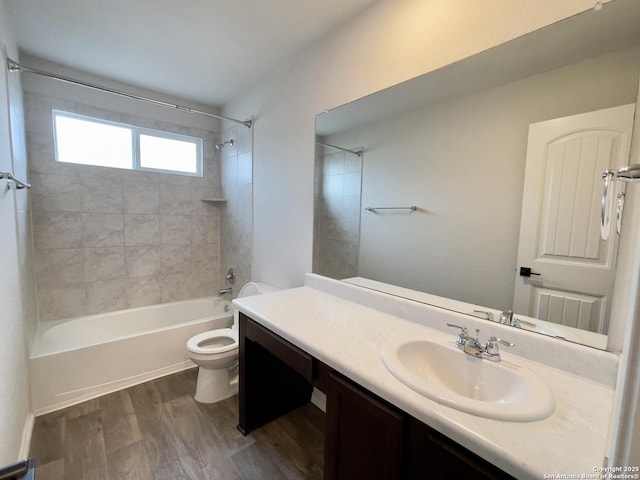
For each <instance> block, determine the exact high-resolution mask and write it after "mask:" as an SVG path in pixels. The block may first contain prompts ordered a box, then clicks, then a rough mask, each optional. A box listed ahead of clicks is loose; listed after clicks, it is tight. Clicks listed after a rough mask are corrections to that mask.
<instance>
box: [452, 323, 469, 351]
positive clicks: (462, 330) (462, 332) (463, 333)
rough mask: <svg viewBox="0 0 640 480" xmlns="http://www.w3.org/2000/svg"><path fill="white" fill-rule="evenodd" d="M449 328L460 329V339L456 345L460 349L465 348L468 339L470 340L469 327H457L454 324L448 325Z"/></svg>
mask: <svg viewBox="0 0 640 480" xmlns="http://www.w3.org/2000/svg"><path fill="white" fill-rule="evenodd" d="M447 326H448V327H453V328H459V329H460V333H459V334H458V339H457V340H456V345H457V346H458V347H462V346H464V344H465V342H466V341H467V338H469V329H468V328H467V327H461V326H460V325H456V324H454V323H447Z"/></svg>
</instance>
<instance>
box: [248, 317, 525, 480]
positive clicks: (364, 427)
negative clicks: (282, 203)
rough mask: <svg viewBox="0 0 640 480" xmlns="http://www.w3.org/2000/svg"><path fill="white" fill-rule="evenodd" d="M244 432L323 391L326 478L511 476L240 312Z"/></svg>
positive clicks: (391, 479) (416, 478) (481, 479)
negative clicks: (325, 405) (314, 388)
mask: <svg viewBox="0 0 640 480" xmlns="http://www.w3.org/2000/svg"><path fill="white" fill-rule="evenodd" d="M240 352H241V353H240V397H239V401H240V420H239V424H238V428H239V429H240V431H241V432H242V433H243V434H247V433H249V432H250V431H251V430H253V429H255V428H259V427H260V426H262V425H264V424H265V423H267V422H269V421H271V420H274V419H276V418H278V417H279V416H281V415H284V414H286V413H288V412H290V411H292V410H293V409H295V408H297V407H300V406H302V405H304V404H306V403H308V402H309V401H310V400H311V393H312V388H313V387H317V388H318V389H320V390H321V391H323V392H326V393H327V411H326V421H325V478H326V479H345V480H346V479H353V478H367V479H371V480H373V479H385V480H393V479H398V480H399V479H415V480H419V479H420V480H422V479H425V478H430V479H445V478H447V479H449V478H475V479H480V480H484V479H487V480H488V479H510V478H513V477H512V476H510V475H508V474H507V473H505V472H503V471H501V470H500V469H498V468H496V467H494V466H493V465H491V464H489V463H488V462H486V461H484V460H483V459H482V458H480V457H478V456H477V455H475V454H473V453H472V452H470V451H469V450H467V449H465V448H464V447H462V446H460V445H458V444H457V443H456V442H453V441H451V440H450V439H448V438H447V437H446V436H444V435H442V434H440V433H438V432H437V431H436V430H434V429H432V428H430V427H428V426H427V425H425V424H424V423H423V422H421V421H419V420H417V419H416V418H414V417H412V416H411V415H409V414H408V413H406V412H404V411H402V410H400V409H398V408H396V407H395V406H393V405H391V404H389V403H388V402H386V401H385V400H383V399H381V398H380V397H378V396H377V395H375V394H373V393H371V392H369V391H368V390H366V389H365V388H364V387H362V386H361V385H358V384H357V383H356V382H354V381H353V380H351V379H349V378H348V377H346V376H344V375H342V374H341V373H340V372H339V371H336V370H334V369H332V368H330V367H329V366H327V365H326V364H324V363H323V362H321V361H320V360H318V359H317V358H314V357H313V356H311V355H309V354H308V353H306V352H305V351H303V350H301V349H299V348H298V347H296V346H295V345H294V344H292V343H290V342H288V341H287V340H285V339H283V338H282V337H280V336H279V335H277V334H275V333H273V332H272V331H270V330H269V329H267V328H264V327H262V326H261V325H260V324H258V323H257V322H255V321H253V320H252V319H251V318H249V317H247V316H246V315H244V314H242V313H241V314H240Z"/></svg>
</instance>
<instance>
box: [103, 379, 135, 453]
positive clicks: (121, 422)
mask: <svg viewBox="0 0 640 480" xmlns="http://www.w3.org/2000/svg"><path fill="white" fill-rule="evenodd" d="M100 410H101V411H102V422H103V425H104V444H105V449H106V452H107V454H108V453H110V452H112V451H114V450H120V449H122V448H123V447H126V446H128V445H131V444H133V443H136V442H139V441H140V440H142V434H141V433H140V428H139V427H138V419H137V418H136V414H135V412H134V410H133V405H132V404H131V398H130V397H129V392H128V391H126V390H121V391H119V392H114V393H112V394H110V395H105V396H104V397H101V398H100Z"/></svg>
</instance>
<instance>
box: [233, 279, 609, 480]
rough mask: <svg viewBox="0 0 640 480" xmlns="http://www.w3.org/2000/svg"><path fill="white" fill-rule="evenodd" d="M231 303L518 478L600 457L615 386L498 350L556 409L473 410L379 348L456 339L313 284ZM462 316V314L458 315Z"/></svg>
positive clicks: (587, 464)
mask: <svg viewBox="0 0 640 480" xmlns="http://www.w3.org/2000/svg"><path fill="white" fill-rule="evenodd" d="M233 304H234V306H235V307H236V308H238V309H239V310H240V311H241V312H243V313H244V314H246V315H248V316H249V317H251V318H252V319H254V320H255V321H257V322H259V323H260V324H262V325H264V326H265V327H267V328H269V329H270V330H271V331H273V332H274V333H276V334H278V335H280V336H281V337H283V338H285V339H286V340H288V341H290V342H292V343H293V344H295V345H297V346H299V347H300V348H301V349H303V350H305V351H306V352H307V353H309V354H311V355H313V356H314V357H316V358H317V359H318V360H320V361H322V362H324V363H326V364H327V365H329V366H330V367H332V368H334V369H335V370H337V371H339V372H341V373H342V374H344V375H346V376H347V377H349V378H351V379H352V380H353V381H355V382H357V383H359V384H360V385H362V386H363V387H364V388H367V389H368V390H370V391H371V392H373V393H375V394H376V395H378V396H380V397H382V398H384V399H385V400H387V401H388V402H390V403H391V404H393V405H396V406H397V407H398V408H400V409H402V410H404V411H405V412H407V413H408V414H410V415H413V416H414V417H415V418H417V419H419V420H421V421H422V422H424V423H425V424H427V425H429V426H431V427H432V428H435V429H436V430H438V431H440V432H441V433H443V434H444V435H446V436H448V437H449V438H451V439H452V440H454V441H456V442H458V443H459V444H461V445H462V446H464V447H466V448H468V449H469V450H471V451H473V452H475V453H476V454H478V455H480V456H481V457H483V458H484V459H486V460H487V461H489V462H491V463H492V464H494V465H496V466H497V467H499V468H501V469H503V470H504V471H506V472H507V473H509V474H511V475H513V476H514V477H516V478H521V479H541V478H545V475H547V477H546V478H550V477H549V475H557V474H559V473H562V474H577V475H578V477H576V478H580V475H582V474H594V473H596V472H595V471H594V468H595V467H600V466H601V465H602V464H603V461H604V455H605V449H606V442H607V434H608V429H609V419H610V418H609V417H610V412H611V409H612V405H613V396H614V390H613V388H611V387H610V386H606V385H604V384H601V383H598V382H596V381H593V380H588V379H585V378H583V377H580V376H577V375H574V374H571V373H567V372H565V371H563V370H560V369H557V368H553V367H550V366H547V365H544V364H542V363H538V362H534V361H531V360H528V359H525V358H522V357H520V356H515V355H513V354H509V353H508V352H504V350H503V351H502V362H503V363H504V364H506V365H508V364H509V363H512V364H518V365H522V366H524V367H526V368H527V369H529V370H530V371H532V372H534V373H535V374H537V375H538V376H539V377H540V378H541V379H542V380H543V381H544V382H545V383H546V384H547V386H548V387H549V388H550V389H551V391H552V392H553V394H554V397H555V400H556V410H555V412H554V413H553V414H552V415H551V416H550V417H548V418H546V419H544V420H541V421H536V422H522V423H521V422H508V421H499V420H492V419H487V418H482V417H477V416H474V415H470V414H467V413H464V412H462V411H458V410H455V409H453V408H450V407H447V406H444V405H441V404H438V403H436V402H435V401H432V400H430V399H428V398H425V397H423V396H422V395H420V394H418V393H416V392H414V391H413V390H411V389H410V388H409V387H407V386H405V385H404V384H403V383H401V382H400V381H399V380H397V379H396V378H395V377H394V376H393V375H392V374H391V373H390V372H389V371H388V370H387V369H386V367H385V366H384V364H383V363H382V360H381V356H380V352H381V350H382V347H383V346H384V345H385V344H386V343H387V342H388V341H391V340H394V339H399V338H417V337H420V338H428V339H430V340H431V341H435V342H443V343H450V344H451V343H453V342H454V340H455V338H456V337H455V335H454V334H451V335H448V334H446V333H444V332H441V331H439V330H435V329H432V328H429V327H427V326H424V325H422V324H419V323H415V322H411V321H408V320H405V319H402V318H400V317H397V316H394V315H390V314H387V313H383V312H380V311H378V310H374V309H372V308H369V307H367V306H364V305H362V304H359V303H356V302H352V301H350V300H346V299H344V298H340V297H338V296H335V295H332V294H329V293H326V292H323V291H320V290H317V289H314V288H310V287H309V286H305V287H299V288H293V289H289V290H282V291H279V292H276V293H271V294H268V295H259V296H254V297H246V298H240V299H236V300H234V302H233ZM460 318H461V321H464V315H460Z"/></svg>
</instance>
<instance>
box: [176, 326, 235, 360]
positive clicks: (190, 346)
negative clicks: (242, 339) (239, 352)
mask: <svg viewBox="0 0 640 480" xmlns="http://www.w3.org/2000/svg"><path fill="white" fill-rule="evenodd" d="M217 338H220V339H221V340H222V339H227V342H225V344H221V343H222V342H220V343H218V342H216V341H215V340H216V339H217ZM228 340H231V341H230V342H229V341H228ZM238 345H239V342H238V330H236V329H233V328H220V329H218V330H210V331H208V332H204V333H200V334H198V335H195V336H194V337H191V338H190V339H189V341H188V342H187V350H189V351H190V352H192V353H198V354H201V355H211V354H214V353H224V352H229V351H231V350H234V349H236V348H238Z"/></svg>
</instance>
